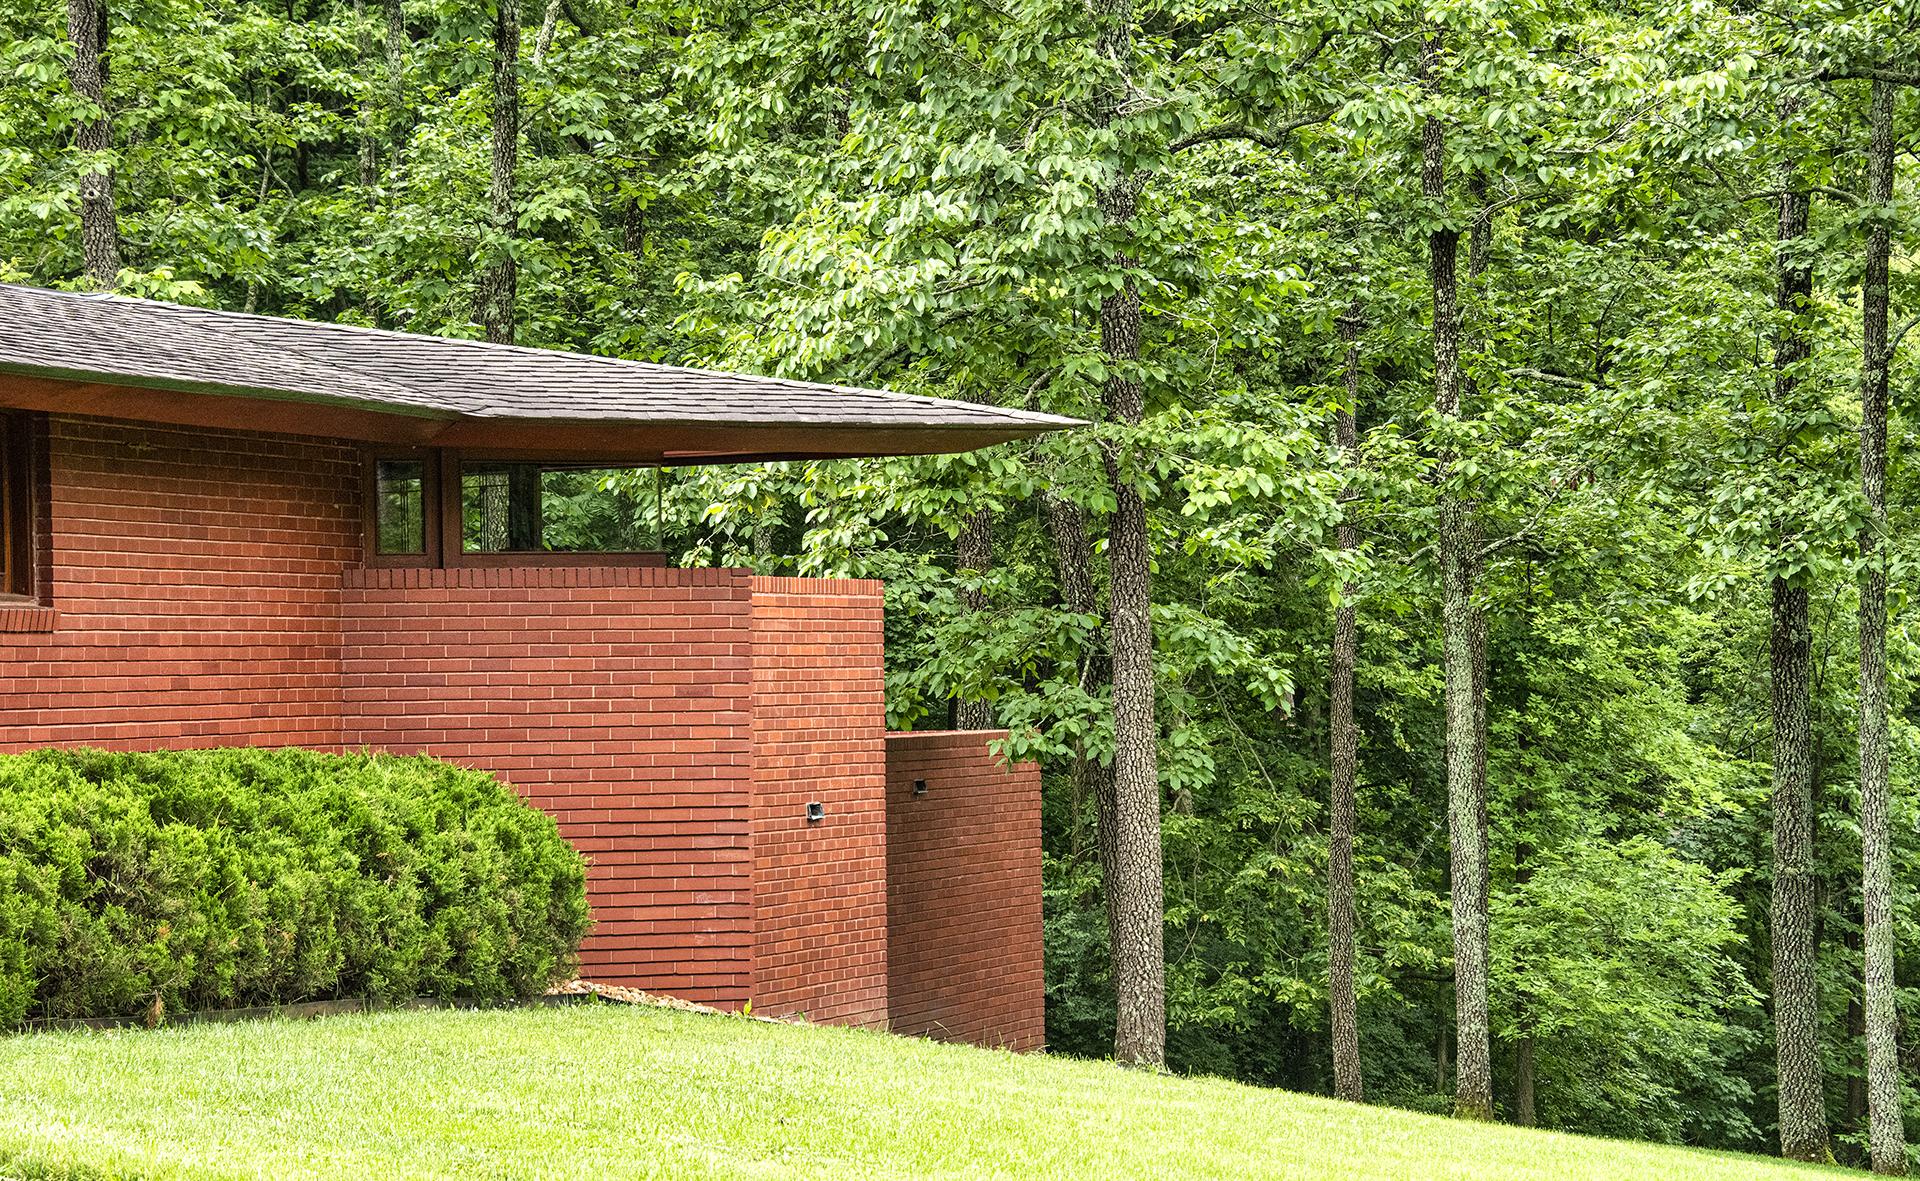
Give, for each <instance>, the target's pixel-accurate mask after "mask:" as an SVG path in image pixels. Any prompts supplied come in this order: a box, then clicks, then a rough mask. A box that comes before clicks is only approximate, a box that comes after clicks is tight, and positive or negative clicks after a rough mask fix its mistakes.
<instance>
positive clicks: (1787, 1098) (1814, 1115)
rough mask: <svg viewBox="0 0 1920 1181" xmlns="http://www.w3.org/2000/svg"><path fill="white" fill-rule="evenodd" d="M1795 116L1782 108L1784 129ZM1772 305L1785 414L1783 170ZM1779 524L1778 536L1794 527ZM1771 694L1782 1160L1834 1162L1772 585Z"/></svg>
mask: <svg viewBox="0 0 1920 1181" xmlns="http://www.w3.org/2000/svg"><path fill="white" fill-rule="evenodd" d="M1799 110H1800V102H1799V101H1798V100H1797V99H1787V100H1784V101H1783V102H1782V103H1781V111H1780V114H1781V123H1782V125H1787V124H1790V123H1791V122H1792V121H1793V120H1794V118H1795V116H1797V115H1798V113H1799ZM1781 171H1782V175H1781V180H1782V184H1781V190H1782V191H1781V195H1780V208H1779V228H1778V240H1777V250H1778V262H1777V264H1776V266H1777V269H1778V279H1779V282H1778V287H1777V289H1776V291H1775V297H1774V298H1775V306H1776V307H1777V308H1778V309H1779V311H1780V312H1781V313H1782V314H1783V316H1784V317H1785V319H1784V322H1783V324H1782V326H1781V328H1780V331H1779V335H1778V336H1777V337H1776V339H1775V341H1774V366H1775V373H1774V401H1775V403H1776V404H1777V405H1778V406H1779V407H1780V408H1781V410H1782V411H1783V412H1784V413H1791V412H1792V407H1793V403H1794V399H1795V390H1796V385H1797V382H1798V380H1799V370H1800V367H1801V365H1802V364H1804V363H1805V361H1806V359H1807V357H1808V356H1809V355H1810V353H1811V344H1810V342H1809V340H1808V336H1807V329H1806V324H1805V319H1804V318H1805V316H1806V310H1807V304H1808V301H1809V300H1810V299H1811V297H1812V294H1813V272H1812V270H1811V269H1810V268H1809V267H1808V265H1807V263H1806V262H1805V261H1804V259H1803V258H1802V257H1800V256H1799V255H1798V254H1797V248H1798V247H1799V246H1800V245H1801V242H1800V240H1801V239H1802V238H1804V237H1805V236H1806V233H1807V222H1808V216H1809V213H1810V210H1811V206H1812V198H1811V197H1810V195H1809V194H1808V192H1807V190H1806V188H1805V186H1804V184H1803V182H1802V181H1801V179H1800V177H1799V174H1798V169H1797V168H1796V167H1795V164H1794V162H1793V161H1791V160H1789V161H1788V162H1787V163H1785V164H1784V165H1783V166H1782V170H1781ZM1791 527H1792V526H1791V523H1790V522H1782V524H1781V528H1782V530H1785V529H1788V528H1791ZM1771 623H1772V629H1771V630H1772V635H1771V639H1770V642H1769V649H1770V651H1771V655H1772V687H1773V916H1772V917H1773V1021H1774V1050H1775V1059H1776V1069H1777V1073H1778V1081H1779V1088H1780V1112H1779V1119H1780V1152H1781V1155H1783V1156H1786V1157H1789V1158H1791V1159H1794V1160H1804V1161H1822V1160H1828V1159H1831V1151H1830V1149H1829V1148H1828V1144H1827V1119H1826V1099H1825V1095H1824V1086H1823V1078H1822V1073H1821V1066H1820V998H1819V994H1818V983H1817V981H1816V979H1815V976H1814V957H1815V954H1816V948H1815V946H1814V938H1815V937H1814V922H1815V907H1816V903H1817V901H1818V900H1817V897H1816V894H1817V890H1818V882H1817V881H1816V879H1815V872H1816V866H1815V864H1814V806H1813V731H1812V725H1811V721H1810V717H1809V700H1810V693H1811V675H1812V657H1811V645H1812V637H1811V633H1810V631H1809V626H1810V625H1809V620H1808V592H1807V587H1806V586H1805V585H1804V584H1795V583H1793V582H1790V581H1788V580H1787V579H1785V578H1781V577H1775V578H1774V580H1773V586H1772V621H1771Z"/></svg>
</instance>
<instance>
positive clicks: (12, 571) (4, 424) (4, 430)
mask: <svg viewBox="0 0 1920 1181" xmlns="http://www.w3.org/2000/svg"><path fill="white" fill-rule="evenodd" d="M19 466H20V465H19V464H17V463H15V462H14V439H13V423H12V422H11V421H10V420H9V419H8V418H7V417H6V416H5V415H0V594H5V595H19V594H25V593H26V586H25V583H26V573H27V572H26V571H25V570H23V569H19V568H17V567H18V566H19V565H20V562H19V558H20V546H19V544H18V543H19V540H20V538H19V537H18V533H19V531H20V530H22V529H25V528H28V527H29V526H30V522H27V521H23V520H18V519H16V518H19V517H23V516H25V515H26V514H25V511H24V510H25V508H26V503H25V501H26V492H27V489H26V488H25V487H24V482H25V479H26V473H25V472H23V471H22V472H16V471H15V470H14V469H15V468H17V467H19Z"/></svg>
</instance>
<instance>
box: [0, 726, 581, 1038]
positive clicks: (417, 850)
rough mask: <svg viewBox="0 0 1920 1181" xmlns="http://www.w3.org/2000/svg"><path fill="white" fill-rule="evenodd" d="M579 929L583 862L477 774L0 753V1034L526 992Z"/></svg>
mask: <svg viewBox="0 0 1920 1181" xmlns="http://www.w3.org/2000/svg"><path fill="white" fill-rule="evenodd" d="M586 926H587V903H586V878H585V867H584V864H583V862H582V860H581V858H580V855H579V854H578V853H577V852H575V851H574V849H573V847H572V846H570V845H568V844H567V843H566V842H565V841H564V840H562V839H561V837H560V833H559V830H558V829H557V828H556V827H555V826H554V823H553V820H552V819H551V818H550V817H548V816H546V815H545V814H543V813H541V812H539V811H537V810H536V809H534V808H532V807H530V806H528V805H527V804H525V803H523V802H522V801H521V800H520V799H519V797H517V796H516V795H515V794H514V792H513V789H512V788H510V787H508V786H506V785H505V784H503V783H501V782H500V781H499V780H497V779H495V778H493V777H492V776H490V775H485V774H481V773H479V772H474V771H466V770H462V769H460V768H457V767H453V766H450V765H448V764H445V763H440V762H436V761H434V760H431V759H425V758H394V757H389V756H372V755H325V754H315V753H311V752H307V751H256V750H212V751H183V752H172V753H160V754H108V753H104V752H101V751H92V750H74V751H37V752H32V753H28V754H19V755H5V756H0V1028H6V1027H11V1026H16V1025H17V1024H19V1022H20V1021H21V1020H22V1019H23V1018H29V1017H148V1018H158V1017H162V1016H164V1015H165V1014H167V1013H172V1012H184V1011H197V1010H207V1009H223V1008H234V1007H241V1006H249V1005H266V1004H277V1003H288V1002H293V1001H302V1000H319V999H330V998H336V997H353V998H359V997H368V998H373V999H378V1000H396V999H407V998H412V997H445V998H456V997H458V998H474V999H505V998H509V997H524V996H529V995H532V994H535V993H538V992H539V991H541V990H542V989H544V988H545V987H546V986H547V985H548V984H550V983H552V982H553V980H554V979H556V978H557V977H559V976H561V975H563V974H564V973H566V972H567V971H568V970H570V968H571V967H572V965H573V962H574V951H575V948H576V947H577V946H578V945H579V942H580V938H581V936H582V935H584V934H585V933H586Z"/></svg>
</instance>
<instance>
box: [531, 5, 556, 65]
mask: <svg viewBox="0 0 1920 1181" xmlns="http://www.w3.org/2000/svg"><path fill="white" fill-rule="evenodd" d="M559 28H560V0H547V11H546V12H545V13H544V14H542V15H541V17H540V32H539V33H538V34H536V35H535V37H534V39H533V64H534V65H536V66H538V65H541V64H543V63H544V62H545V61H546V60H547V51H548V50H549V49H552V48H553V35H554V33H555V32H556V31H558V29H559Z"/></svg>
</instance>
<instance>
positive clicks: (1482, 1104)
mask: <svg viewBox="0 0 1920 1181" xmlns="http://www.w3.org/2000/svg"><path fill="white" fill-rule="evenodd" d="M1441 56H1442V44H1441V35H1440V34H1439V33H1437V32H1436V33H1434V34H1433V35H1432V36H1430V37H1429V38H1428V40H1427V42H1426V46H1425V49H1424V53H1423V63H1422V64H1423V70H1424V72H1425V74H1426V78H1427V84H1428V87H1429V89H1430V90H1431V89H1433V88H1434V87H1435V85H1436V82H1437V75H1438V72H1439V66H1440V61H1441ZM1420 155H1421V169H1420V177H1421V191H1422V193H1423V195H1424V196H1425V197H1426V199H1427V201H1428V203H1429V204H1430V205H1431V207H1432V212H1431V214H1430V216H1432V217H1434V218H1435V222H1434V227H1433V229H1432V230H1431V231H1430V232H1429V234H1428V236H1427V245H1428V272H1429V278H1430V280H1431V285H1432V293H1433V408H1434V412H1435V414H1437V415H1438V416H1439V417H1440V418H1442V419H1444V420H1447V421H1448V422H1457V421H1458V420H1459V419H1460V417H1461V406H1460V391H1461V376H1460V289H1459V288H1460V283H1459V274H1458V268H1459V257H1458V256H1459V249H1460V231H1459V230H1457V229H1455V228H1454V227H1453V225H1452V224H1451V223H1449V222H1448V221H1447V209H1446V202H1447V160H1446V158H1447V132H1446V127H1445V125H1444V124H1443V123H1442V122H1441V119H1440V117H1439V116H1438V115H1436V114H1429V115H1428V116H1427V117H1426V120H1425V122H1424V124H1423V126H1422V132H1421V153H1420ZM1454 458H1455V457H1454V455H1453V453H1452V444H1451V443H1447V444H1443V448H1442V453H1441V456H1440V464H1439V468H1440V471H1439V479H1440V481H1441V483H1442V491H1441V495H1440V520H1439V530H1438V534H1439V536H1438V539H1437V546H1436V549H1437V550H1438V553H1439V558H1440V582H1441V621H1442V628H1443V631H1444V645H1443V646H1444V657H1443V659H1444V663H1445V670H1446V715H1447V722H1446V725H1447V832H1448V840H1449V843H1450V845H1451V847H1452V864H1451V868H1452V878H1453V882H1452V893H1453V974H1454V1024H1455V1027H1456V1029H1455V1034H1454V1036H1455V1041H1456V1045H1455V1048H1454V1061H1455V1064H1456V1065H1455V1084H1454V1112H1455V1114H1457V1115H1459V1116H1462V1117H1464V1118H1469V1119H1487V1120H1490V1119H1492V1118H1493V1061H1492V1058H1493V1052H1492V1035H1491V1032H1490V1029H1489V1018H1488V1012H1487V921H1486V908H1485V906H1484V900H1485V889H1486V887H1485V883H1484V882H1483V880H1482V879H1483V875H1484V874H1485V872H1486V869H1485V861H1486V856H1485V849H1486V844H1485V839H1484V836H1483V833H1484V831H1485V826H1486V803H1485V800H1484V799H1483V798H1482V796H1481V793H1480V792H1479V791H1477V790H1476V785H1477V784H1478V783H1480V782H1481V779H1480V776H1481V774H1482V768H1483V763H1482V761H1481V755H1480V751H1479V746H1480V743H1479V738H1478V736H1479V733H1480V716H1479V707H1478V705H1477V704H1476V701H1475V698H1476V696H1477V690H1478V687H1479V684H1480V678H1481V675H1482V674H1481V671H1480V660H1479V658H1478V657H1477V656H1476V650H1477V648H1478V644H1477V639H1478V637H1479V635H1480V624H1479V622H1478V620H1477V614H1478V612H1477V611H1476V609H1475V606H1474V602H1473V590H1474V588H1473V581H1474V567H1475V565H1476V558H1477V550H1478V545H1477V544H1476V537H1475V531H1474V528H1473V523H1472V516H1473V513H1472V508H1471V506H1470V505H1469V504H1468V503H1467V502H1466V500H1465V498H1463V497H1462V496H1460V495H1459V494H1458V493H1457V492H1456V491H1454V490H1452V489H1450V488H1447V487H1446V485H1447V484H1449V483H1450V482H1451V481H1452V479H1453V471H1454Z"/></svg>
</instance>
